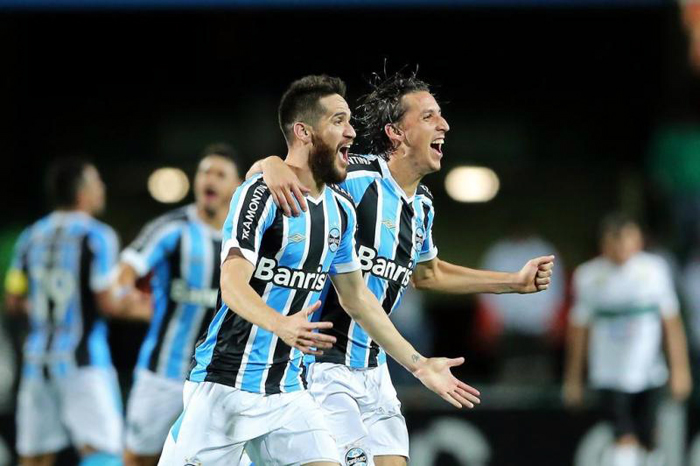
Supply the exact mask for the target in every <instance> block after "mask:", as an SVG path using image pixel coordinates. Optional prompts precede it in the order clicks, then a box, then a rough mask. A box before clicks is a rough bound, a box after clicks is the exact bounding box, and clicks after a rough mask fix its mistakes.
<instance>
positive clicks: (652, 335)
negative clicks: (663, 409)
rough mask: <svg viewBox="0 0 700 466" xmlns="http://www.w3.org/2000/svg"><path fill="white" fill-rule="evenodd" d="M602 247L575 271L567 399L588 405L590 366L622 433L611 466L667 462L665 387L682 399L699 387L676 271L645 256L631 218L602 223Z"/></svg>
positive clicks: (656, 258) (616, 216)
mask: <svg viewBox="0 0 700 466" xmlns="http://www.w3.org/2000/svg"><path fill="white" fill-rule="evenodd" d="M600 246H601V255H600V256H599V257H596V258H594V259H592V260H590V261H588V262H586V263H584V264H582V265H580V266H579V267H578V268H577V269H576V271H575V273H574V279H573V281H574V285H573V286H574V299H575V302H574V306H573V308H572V311H571V315H570V328H569V340H568V355H567V361H566V373H565V380H564V393H563V395H564V401H565V403H566V404H567V405H568V406H571V407H578V406H580V405H581V404H582V402H583V393H584V380H585V377H584V367H585V366H586V361H587V362H588V381H589V384H590V386H591V387H592V388H594V389H596V390H597V391H598V392H599V395H600V403H601V408H602V411H603V413H604V415H605V417H606V418H607V419H608V420H609V421H610V422H612V424H613V427H614V432H615V446H614V447H613V449H612V451H610V454H609V457H608V458H606V459H605V460H604V461H606V462H607V465H606V466H608V465H609V466H642V465H657V464H663V463H662V458H659V455H658V454H655V453H654V448H655V443H656V442H655V440H656V435H657V432H656V424H657V408H658V403H659V401H660V396H661V389H662V387H664V386H665V385H666V384H667V383H668V386H669V388H670V391H671V395H672V396H673V398H674V399H675V400H677V401H685V400H686V399H687V398H688V396H689V394H690V391H691V389H692V380H691V375H690V368H689V364H688V349H687V343H686V337H685V331H684V329H683V321H682V320H681V316H680V314H679V302H678V297H677V296H676V292H675V289H674V286H673V279H672V276H671V271H670V268H669V266H668V264H667V262H666V261H665V260H664V259H663V258H661V257H660V256H657V255H654V254H651V253H648V252H645V251H642V247H643V237H642V231H641V228H640V227H639V224H638V223H637V222H636V221H635V220H634V219H632V218H631V217H629V216H627V215H624V214H619V213H614V214H610V215H609V216H608V217H606V218H605V219H603V221H602V224H601V229H600ZM664 353H665V354H666V359H667V361H668V365H667V364H666V362H665V361H664V357H663V356H664ZM669 369H670V370H669Z"/></svg>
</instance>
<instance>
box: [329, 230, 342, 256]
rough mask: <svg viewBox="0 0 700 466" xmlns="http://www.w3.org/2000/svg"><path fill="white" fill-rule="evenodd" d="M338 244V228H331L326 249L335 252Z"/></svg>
mask: <svg viewBox="0 0 700 466" xmlns="http://www.w3.org/2000/svg"><path fill="white" fill-rule="evenodd" d="M339 246H340V230H339V229H337V228H335V227H334V228H331V231H329V232H328V249H330V251H331V252H336V251H337V250H338V247H339Z"/></svg>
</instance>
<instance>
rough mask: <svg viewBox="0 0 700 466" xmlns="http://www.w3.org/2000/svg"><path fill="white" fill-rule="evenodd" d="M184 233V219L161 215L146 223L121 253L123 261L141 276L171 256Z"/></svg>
mask: <svg viewBox="0 0 700 466" xmlns="http://www.w3.org/2000/svg"><path fill="white" fill-rule="evenodd" d="M181 235H182V220H180V219H174V218H170V217H169V216H166V217H161V218H157V219H155V220H153V221H152V222H150V223H148V224H146V226H145V227H144V228H143V229H142V230H141V232H140V233H139V235H138V236H137V237H136V239H135V240H134V241H133V242H132V243H131V244H130V245H129V247H127V248H126V249H125V250H124V251H123V252H122V254H121V260H122V262H124V263H126V264H129V265H130V266H131V267H133V268H134V270H135V271H136V273H137V274H138V276H139V277H143V276H144V275H146V274H147V273H148V272H149V271H150V270H151V269H153V267H154V266H155V265H156V264H158V263H159V262H161V261H162V260H164V259H165V258H167V257H168V256H170V254H172V252H173V251H174V250H175V248H176V246H177V243H178V240H179V239H180V236H181Z"/></svg>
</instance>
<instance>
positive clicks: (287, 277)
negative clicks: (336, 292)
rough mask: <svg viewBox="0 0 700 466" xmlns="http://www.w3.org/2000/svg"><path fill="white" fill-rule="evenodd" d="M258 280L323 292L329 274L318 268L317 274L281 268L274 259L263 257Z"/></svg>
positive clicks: (286, 286) (257, 275)
mask: <svg viewBox="0 0 700 466" xmlns="http://www.w3.org/2000/svg"><path fill="white" fill-rule="evenodd" d="M253 276H254V277H255V278H257V279H258V280H262V281H265V282H272V283H273V284H275V285H277V286H282V287H284V288H294V289H297V290H308V291H323V285H325V284H326V277H327V276H328V273H326V272H322V271H321V266H320V265H319V266H318V269H317V270H316V272H305V271H303V270H298V269H290V268H289V267H284V266H279V265H278V264H277V261H276V260H274V259H268V258H267V257H263V258H261V259H260V261H259V262H258V266H257V267H256V269H255V275H253Z"/></svg>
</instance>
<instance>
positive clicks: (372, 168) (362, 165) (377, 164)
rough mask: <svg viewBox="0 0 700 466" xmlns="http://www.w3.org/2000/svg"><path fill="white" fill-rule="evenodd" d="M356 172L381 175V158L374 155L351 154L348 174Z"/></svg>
mask: <svg viewBox="0 0 700 466" xmlns="http://www.w3.org/2000/svg"><path fill="white" fill-rule="evenodd" d="M355 172H367V174H368V175H371V174H373V173H376V174H380V175H381V172H382V168H381V157H378V156H376V155H372V154H350V156H349V157H348V173H355Z"/></svg>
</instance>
